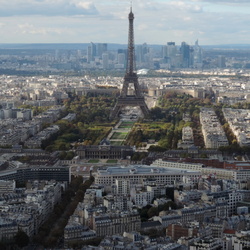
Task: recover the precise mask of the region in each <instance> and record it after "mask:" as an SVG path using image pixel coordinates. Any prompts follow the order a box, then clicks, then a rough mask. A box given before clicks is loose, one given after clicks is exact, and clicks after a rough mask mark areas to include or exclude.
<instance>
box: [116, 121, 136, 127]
mask: <svg viewBox="0 0 250 250" xmlns="http://www.w3.org/2000/svg"><path fill="white" fill-rule="evenodd" d="M134 124H135V122H122V123H121V125H120V126H119V128H132V127H133V126H134Z"/></svg>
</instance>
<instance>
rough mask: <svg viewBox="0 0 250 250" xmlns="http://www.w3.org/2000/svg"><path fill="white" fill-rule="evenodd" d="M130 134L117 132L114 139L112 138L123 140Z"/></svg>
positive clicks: (113, 136)
mask: <svg viewBox="0 0 250 250" xmlns="http://www.w3.org/2000/svg"><path fill="white" fill-rule="evenodd" d="M127 135H128V133H127V132H115V133H114V134H113V135H112V137H111V138H110V139H111V140H112V139H120V140H123V139H125V138H126V137H127Z"/></svg>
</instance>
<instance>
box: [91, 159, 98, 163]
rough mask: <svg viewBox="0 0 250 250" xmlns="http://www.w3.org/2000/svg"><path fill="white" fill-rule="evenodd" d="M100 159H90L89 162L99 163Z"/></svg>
mask: <svg viewBox="0 0 250 250" xmlns="http://www.w3.org/2000/svg"><path fill="white" fill-rule="evenodd" d="M98 162H99V160H89V161H88V163H98Z"/></svg>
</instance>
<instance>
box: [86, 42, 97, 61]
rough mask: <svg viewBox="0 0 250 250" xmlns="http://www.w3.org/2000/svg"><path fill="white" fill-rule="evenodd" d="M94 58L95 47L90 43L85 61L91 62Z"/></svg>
mask: <svg viewBox="0 0 250 250" xmlns="http://www.w3.org/2000/svg"><path fill="white" fill-rule="evenodd" d="M95 56H96V45H95V44H94V43H92V42H91V43H90V45H89V46H88V49H87V61H88V62H92V61H94V58H95Z"/></svg>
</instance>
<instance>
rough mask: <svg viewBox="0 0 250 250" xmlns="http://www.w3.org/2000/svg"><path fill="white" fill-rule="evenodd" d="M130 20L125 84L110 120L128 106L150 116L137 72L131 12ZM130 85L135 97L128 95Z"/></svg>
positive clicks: (132, 15)
mask: <svg viewBox="0 0 250 250" xmlns="http://www.w3.org/2000/svg"><path fill="white" fill-rule="evenodd" d="M128 19H129V34H128V56H127V68H126V74H125V76H124V82H123V86H122V90H121V94H120V96H119V97H118V98H117V101H116V104H115V107H114V108H113V110H112V111H111V114H110V118H111V119H113V118H115V117H117V116H118V114H119V112H120V111H121V110H122V109H123V108H124V107H126V106H133V107H136V106H137V107H140V108H141V111H142V113H143V115H144V116H147V115H148V114H149V110H148V107H147V104H146V102H145V99H144V96H143V95H142V93H141V91H140V86H139V83H138V76H137V73H136V71H135V68H136V67H135V46H134V14H133V12H132V8H131V11H130V13H129V15H128ZM129 84H133V85H134V95H128V87H129Z"/></svg>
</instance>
